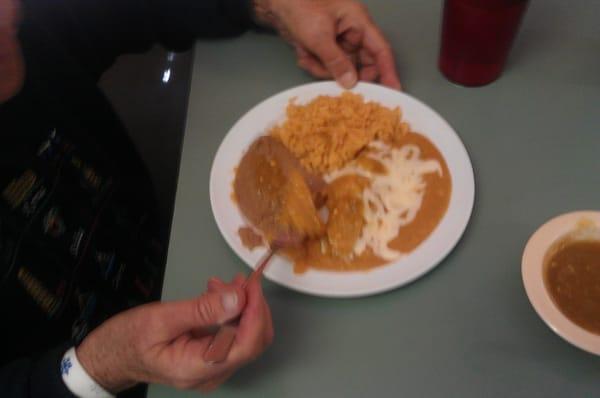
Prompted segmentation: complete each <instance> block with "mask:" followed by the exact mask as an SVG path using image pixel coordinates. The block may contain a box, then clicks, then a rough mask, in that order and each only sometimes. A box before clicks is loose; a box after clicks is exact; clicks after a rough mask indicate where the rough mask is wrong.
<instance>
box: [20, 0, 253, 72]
mask: <svg viewBox="0 0 600 398" xmlns="http://www.w3.org/2000/svg"><path fill="white" fill-rule="evenodd" d="M23 2H24V7H23V8H24V12H23V15H24V18H25V19H30V20H32V21H31V22H35V24H36V25H37V26H42V27H43V29H44V30H46V32H47V33H48V34H49V35H52V36H54V37H55V38H56V40H58V41H59V42H60V43H61V44H62V45H63V46H64V47H66V49H67V50H68V51H69V52H70V53H71V54H72V55H73V56H74V57H76V58H78V60H79V62H80V63H81V64H82V65H83V66H84V67H85V68H86V69H88V70H89V71H90V72H92V73H94V74H96V75H99V73H101V72H102V71H104V70H105V69H107V68H108V67H109V66H110V65H111V64H112V62H114V59H115V58H116V57H117V56H119V55H122V54H126V53H133V52H142V51H145V50H147V49H149V48H150V47H151V46H152V45H154V44H157V43H160V44H162V45H164V46H165V47H166V48H168V49H170V50H174V51H180V50H185V49H188V48H189V47H190V46H191V45H192V44H193V43H194V41H195V40H197V39H199V38H219V37H228V36H235V35H239V34H241V33H243V32H244V31H246V30H247V29H248V28H250V27H251V26H252V25H253V24H252V17H251V3H252V0H54V1H48V0H24V1H23Z"/></svg>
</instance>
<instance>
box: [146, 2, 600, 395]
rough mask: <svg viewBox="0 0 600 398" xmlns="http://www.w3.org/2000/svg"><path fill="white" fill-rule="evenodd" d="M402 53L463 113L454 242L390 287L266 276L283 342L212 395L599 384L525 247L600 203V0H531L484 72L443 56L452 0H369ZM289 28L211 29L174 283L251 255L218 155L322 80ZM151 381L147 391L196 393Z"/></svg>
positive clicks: (166, 293)
mask: <svg viewBox="0 0 600 398" xmlns="http://www.w3.org/2000/svg"><path fill="white" fill-rule="evenodd" d="M367 4H368V5H369V7H370V9H371V11H372V13H373V16H374V18H375V19H376V21H377V22H378V23H379V24H380V25H381V26H382V29H383V30H384V31H385V33H386V34H387V36H388V38H389V39H390V40H391V42H392V46H393V47H394V50H395V52H396V59H397V62H398V68H399V71H400V74H401V79H402V82H403V84H404V89H405V90H406V91H407V92H408V93H410V94H412V95H414V96H416V97H417V98H419V99H421V100H422V101H424V102H425V103H427V104H429V105H430V106H432V107H433V108H434V109H436V110H437V111H438V112H439V113H440V114H441V115H442V116H443V117H444V118H446V119H447V120H448V122H449V123H450V124H451V125H452V126H453V127H454V128H455V129H456V131H457V132H458V133H459V135H460V136H461V138H462V140H463V141H464V143H465V145H466V147H467V149H468V151H469V153H470V155H471V159H472V161H473V165H474V168H475V176H476V187H477V188H476V200H475V208H474V213H473V217H472V219H471V222H470V225H469V227H468V229H467V231H466V233H465V235H464V237H463V239H462V241H461V242H460V243H459V245H458V246H457V248H456V249H455V250H454V251H453V252H452V254H451V255H450V256H448V258H447V259H446V260H445V261H444V262H443V263H442V264H441V265H440V266H439V267H437V268H436V269H435V270H434V271H433V272H431V273H429V274H427V275H426V276H425V277H423V278H421V279H419V280H418V281H416V282H415V283H412V284H410V285H408V286H405V287H402V288H400V289H397V290H395V291H392V292H390V293H387V294H383V295H379V296H375V297H370V298H362V299H354V300H333V299H322V298H317V297H310V296H305V295H302V294H298V293H295V292H292V291H289V290H287V289H285V288H282V287H279V286H276V285H274V284H272V283H269V282H265V284H264V285H265V290H266V295H267V297H268V300H269V303H270V305H271V308H272V311H273V317H274V323H275V329H276V339H275V343H274V344H273V346H272V347H271V348H270V349H269V350H268V351H267V352H266V353H265V354H264V356H262V357H261V358H260V359H259V360H258V361H256V362H255V363H253V364H251V365H249V366H247V367H246V368H244V369H243V370H241V371H240V372H239V373H238V374H237V375H236V376H235V377H234V378H233V379H231V381H230V382H228V383H227V384H226V385H225V386H224V387H222V388H221V389H220V390H219V391H217V392H216V393H214V394H213V396H214V397H237V396H243V397H298V398H306V397H369V396H370V397H375V396H376V397H380V396H381V397H387V396H401V397H528V398H530V397H597V396H600V360H599V359H598V358H597V357H595V356H592V355H590V354H587V353H585V352H583V351H580V350H578V349H577V348H574V347H572V346H571V345H569V344H568V343H566V342H565V341H563V340H562V339H561V338H560V337H558V336H557V335H555V334H554V333H553V332H552V331H551V330H550V329H549V328H548V327H547V326H546V325H545V324H544V323H543V322H542V320H541V319H540V318H539V317H538V316H537V315H536V313H535V312H534V310H533V308H532V307H531V305H530V304H529V301H528V300H527V297H526V294H525V291H524V288H523V284H522V281H521V255H522V252H523V248H524V246H525V243H526V241H527V239H528V238H529V236H530V235H531V234H532V233H533V232H534V231H535V230H536V229H537V228H538V227H539V226H540V225H541V224H542V223H544V222H545V221H546V220H548V219H550V218H552V217H554V216H556V215H558V214H561V213H565V212H568V211H572V210H580V209H599V208H600V23H599V22H598V21H599V20H600V1H598V0H575V1H564V0H533V1H532V3H531V6H530V8H529V11H528V13H527V16H526V18H525V20H524V25H523V28H522V30H521V33H520V35H519V37H518V40H517V42H516V45H515V48H514V50H513V52H512V56H511V58H510V61H509V64H508V67H507V69H506V72H505V73H504V75H503V76H502V78H501V79H500V80H498V81H496V82H495V83H493V84H490V85H488V86H485V87H481V88H464V87H459V86H457V85H454V84H451V83H449V82H448V81H446V80H445V79H444V78H443V77H442V76H441V74H440V73H439V72H438V70H437V66H436V61H437V55H438V48H439V27H440V18H441V8H442V1H440V0H436V1H431V0H395V1H390V0H373V1H367ZM310 81H311V78H310V77H309V76H308V75H306V74H305V73H303V72H302V71H301V70H299V69H298V68H297V67H296V65H295V59H294V56H293V52H292V51H291V50H290V48H289V47H288V46H287V45H286V44H285V43H283V42H282V41H280V40H279V39H278V38H276V37H271V36H269V35H264V34H256V33H247V34H246V35H244V36H242V37H239V38H236V39H230V40H219V41H202V42H199V43H198V44H197V45H196V49H195V62H194V69H193V78H192V86H191V95H190V99H189V105H188V115H187V126H186V131H185V137H184V144H183V155H182V160H181V168H180V172H179V183H178V190H177V199H176V205H175V215H174V221H173V229H172V235H171V242H170V248H169V259H168V265H167V270H166V277H165V281H164V287H163V298H164V299H165V300H171V299H180V298H188V297H192V296H195V295H196V294H198V293H199V292H201V291H202V290H204V288H205V284H206V280H207V279H208V278H209V277H210V276H213V275H216V276H219V277H222V278H231V277H232V276H233V275H234V274H235V273H237V272H240V271H246V272H247V271H248V268H247V267H246V265H244V264H243V263H242V261H241V260H240V259H238V258H237V257H236V255H235V254H234V253H233V251H232V250H230V249H229V247H228V246H227V244H226V243H225V241H224V239H223V238H222V237H221V235H220V233H219V231H218V229H217V226H216V224H215V221H214V219H213V216H212V212H211V209H210V203H209V194H208V191H209V171H210V166H211V163H212V160H213V157H214V155H215V153H216V151H217V148H218V145H219V143H220V142H221V140H222V139H223V137H224V135H225V134H226V133H227V131H228V130H229V128H230V127H231V126H232V125H233V124H234V122H235V121H236V120H237V119H238V118H239V117H240V116H242V115H243V114H244V113H245V112H246V111H247V110H248V109H250V108H251V107H253V106H254V105H255V104H257V103H258V102H260V101H261V100H263V99H265V98H267V97H269V96H271V95H273V94H275V93H278V92H279V91H282V90H284V89H287V88H290V87H292V86H296V85H299V84H302V83H307V82H310ZM187 396H197V394H196V393H190V392H178V391H175V390H172V389H170V388H167V387H163V386H152V387H151V388H150V392H149V397H151V398H159V397H187Z"/></svg>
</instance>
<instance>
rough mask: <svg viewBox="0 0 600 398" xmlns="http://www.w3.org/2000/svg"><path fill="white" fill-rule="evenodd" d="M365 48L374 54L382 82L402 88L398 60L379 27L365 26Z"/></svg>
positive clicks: (395, 87) (392, 86)
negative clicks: (397, 69) (396, 60)
mask: <svg viewBox="0 0 600 398" xmlns="http://www.w3.org/2000/svg"><path fill="white" fill-rule="evenodd" d="M363 46H364V48H365V49H366V50H367V51H368V52H369V53H370V54H371V55H372V57H373V58H374V60H375V65H376V66H377V70H378V72H379V75H380V81H381V84H383V85H385V86H388V87H391V88H394V89H398V90H399V89H401V88H402V86H401V85H400V79H399V78H398V74H397V72H396V62H395V61H394V55H393V53H392V49H391V47H390V45H389V44H388V42H387V41H386V39H385V38H384V37H383V34H382V33H381V32H380V31H379V29H378V28H377V27H376V26H375V25H372V24H369V25H368V26H367V27H366V28H365V35H364V39H363Z"/></svg>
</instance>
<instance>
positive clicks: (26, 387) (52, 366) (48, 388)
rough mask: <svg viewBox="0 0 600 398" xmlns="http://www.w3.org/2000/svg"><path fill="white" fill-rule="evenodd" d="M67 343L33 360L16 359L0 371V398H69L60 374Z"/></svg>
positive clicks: (69, 394)
mask: <svg viewBox="0 0 600 398" xmlns="http://www.w3.org/2000/svg"><path fill="white" fill-rule="evenodd" d="M67 348H68V346H67V344H65V345H63V346H60V347H57V348H55V349H53V350H52V351H48V352H47V353H46V354H44V355H43V356H41V357H39V358H37V359H36V360H31V359H19V360H17V361H14V362H11V363H9V364H8V365H6V366H4V367H3V368H0V397H2V398H46V397H53V398H73V397H74V395H73V394H71V392H70V391H69V390H68V389H67V387H66V386H65V384H64V383H63V381H62V376H61V374H60V361H61V359H62V356H63V355H64V353H65V352H66V351H67Z"/></svg>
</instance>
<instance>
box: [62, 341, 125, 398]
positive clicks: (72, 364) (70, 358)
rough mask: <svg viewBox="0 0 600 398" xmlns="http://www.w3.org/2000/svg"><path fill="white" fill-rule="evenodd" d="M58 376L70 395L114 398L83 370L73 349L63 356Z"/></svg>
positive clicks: (88, 397) (89, 397)
mask: <svg viewBox="0 0 600 398" xmlns="http://www.w3.org/2000/svg"><path fill="white" fill-rule="evenodd" d="M60 374H61V376H62V380H63V383H64V385H65V387H67V389H68V390H69V391H70V392H71V393H72V395H75V396H77V397H81V398H115V397H114V395H112V394H111V393H110V392H109V391H107V390H106V389H105V388H104V387H102V386H101V385H99V384H98V383H97V382H96V380H94V379H93V378H92V377H91V376H90V375H89V373H88V372H87V371H86V370H85V369H84V368H83V366H82V365H81V362H80V361H79V359H78V356H77V353H76V351H75V348H74V347H73V348H71V349H69V350H67V352H66V353H65V354H64V356H63V358H62V360H61V362H60Z"/></svg>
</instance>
